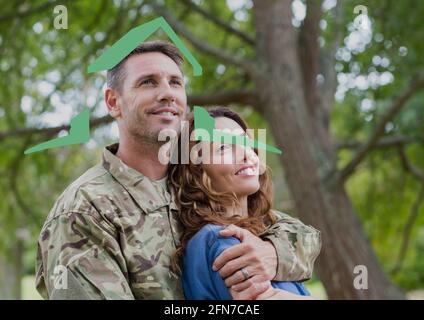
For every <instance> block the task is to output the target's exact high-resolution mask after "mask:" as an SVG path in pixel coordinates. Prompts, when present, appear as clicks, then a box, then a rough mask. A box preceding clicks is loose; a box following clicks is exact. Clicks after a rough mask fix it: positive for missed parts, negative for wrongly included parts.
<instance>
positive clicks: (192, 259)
mask: <svg viewBox="0 0 424 320" xmlns="http://www.w3.org/2000/svg"><path fill="white" fill-rule="evenodd" d="M208 112H209V114H210V115H211V116H212V117H213V118H214V119H215V129H217V130H228V129H229V130H231V131H232V132H234V130H238V131H239V132H240V131H241V132H242V133H243V134H244V135H247V133H246V132H247V126H246V124H245V122H244V121H243V120H242V119H241V118H240V117H239V116H238V115H237V114H236V113H234V112H233V111H231V110H230V109H227V108H223V107H219V108H215V109H210V110H208ZM188 125H189V133H190V136H192V133H193V130H194V119H193V117H192V116H191V117H189V122H188ZM198 144H201V145H200V147H201V148H197V150H200V154H198V156H199V157H201V159H202V163H201V164H194V163H193V161H190V162H189V164H177V165H171V167H170V170H169V180H170V183H171V185H172V187H173V188H174V190H175V195H176V203H177V206H178V207H179V212H180V216H179V217H180V221H181V223H182V225H183V230H184V231H183V234H182V237H181V246H180V247H179V248H178V249H177V252H176V256H175V261H174V268H178V267H181V268H178V269H180V270H181V269H182V281H183V288H184V294H185V296H186V298H187V299H208V300H213V299H218V300H222V299H231V298H235V299H237V298H242V297H243V296H242V295H241V293H240V292H242V291H243V290H244V289H246V288H242V286H243V285H236V286H234V287H232V288H231V289H227V287H226V286H225V282H224V281H223V279H222V278H221V276H220V275H219V273H218V272H216V271H213V270H212V263H213V261H214V260H215V258H216V257H217V256H219V254H220V253H221V252H222V251H224V250H225V249H227V248H229V247H231V246H233V245H235V244H238V243H240V241H239V240H238V239H237V238H235V237H220V236H219V231H220V230H222V229H223V228H224V226H226V225H229V224H234V225H236V226H239V227H241V228H243V229H247V230H249V231H250V232H251V233H253V234H255V235H259V234H260V233H262V232H264V231H265V230H266V229H267V228H268V227H269V226H271V225H272V224H273V223H274V222H275V220H276V219H275V215H274V212H273V211H272V210H271V181H270V179H269V172H268V168H264V167H261V166H260V163H259V159H258V156H257V154H256V151H255V150H253V149H251V148H250V147H244V146H242V145H238V144H225V143H220V142H207V141H200V142H199V141H190V145H189V149H190V155H191V156H192V151H193V147H194V146H195V145H197V146H199V145H198ZM179 145H180V143H177V148H178V147H179ZM205 150H208V152H204V151H205ZM180 151H181V150H178V154H180ZM202 153H203V154H202ZM191 160H192V159H191ZM260 169H265V170H263V171H264V172H263V174H260V171H261V170H260ZM287 219H288V221H295V223H300V222H299V221H297V220H296V219H293V218H289V217H287ZM242 272H243V274H244V275H245V277H248V276H249V275H248V274H247V273H246V272H245V271H243V270H242ZM262 285H263V286H266V291H265V292H264V293H262V294H261V295H260V296H259V297H257V298H258V299H297V298H302V297H306V296H309V293H308V291H307V290H306V289H305V288H304V286H303V285H302V284H300V283H297V282H277V281H272V282H270V281H263V282H262ZM264 289H265V288H264Z"/></svg>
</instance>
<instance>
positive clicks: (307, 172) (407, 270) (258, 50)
mask: <svg viewBox="0 0 424 320" xmlns="http://www.w3.org/2000/svg"><path fill="white" fill-rule="evenodd" d="M57 5H63V6H65V8H66V13H67V26H66V27H67V28H63V27H65V25H64V22H65V21H64V20H63V19H62V20H61V21H56V22H57V23H58V24H56V27H57V26H58V25H59V26H60V25H61V26H62V28H55V18H56V19H59V18H60V17H59V15H60V14H64V12H65V11H63V10H62V11H57V12H56V13H55V12H54V8H55V7H56V6H57ZM0 8H2V9H1V11H0V177H1V178H0V299H39V298H40V297H39V296H38V294H37V292H36V291H35V285H34V280H35V276H34V272H35V257H36V252H37V247H36V243H37V238H38V235H39V232H40V229H41V227H42V224H43V222H44V220H45V218H46V216H47V214H48V212H49V210H50V209H51V207H52V206H53V204H54V202H55V200H56V198H57V197H58V196H59V195H60V193H61V192H62V191H63V190H64V189H65V188H66V186H67V185H68V184H69V183H70V182H71V181H73V180H74V179H75V178H77V177H78V176H79V175H81V174H82V173H83V172H84V171H85V170H86V169H88V168H89V167H91V166H92V165H94V164H96V163H97V162H98V161H99V160H100V154H101V150H102V147H103V146H105V145H106V144H109V143H111V142H114V141H117V139H118V130H117V126H116V125H115V124H114V123H113V122H112V121H111V119H110V118H109V117H108V116H107V113H106V107H105V105H104V102H103V90H104V88H105V73H95V74H87V73H86V68H87V66H88V65H89V64H90V63H91V62H93V61H94V59H95V58H96V57H98V56H99V55H100V54H101V53H102V52H103V51H104V50H105V49H106V48H108V46H110V45H112V44H113V43H114V42H115V41H117V40H118V39H119V38H121V37H122V36H123V35H124V34H125V33H126V32H128V31H129V30H130V29H131V28H133V27H136V26H139V25H141V24H143V23H145V22H148V21H150V20H152V19H154V18H156V17H158V16H163V17H164V18H165V19H166V20H167V22H168V23H169V24H170V25H171V26H172V28H173V29H174V30H175V32H176V33H177V34H178V35H179V37H180V38H181V39H182V40H183V41H184V43H185V45H186V46H187V47H188V48H189V50H190V51H191V52H192V53H193V55H194V56H195V57H196V58H197V60H198V61H199V63H200V64H201V65H202V67H203V75H202V76H200V77H193V75H192V70H191V68H190V65H189V64H188V63H187V62H186V63H185V65H186V66H185V67H186V68H185V73H186V81H187V94H188V96H189V104H190V105H191V106H193V105H200V106H209V105H228V106H230V107H232V108H234V109H236V110H237V111H238V112H240V113H241V115H242V116H243V117H244V118H245V119H246V120H247V121H248V123H249V124H250V126H251V127H253V128H265V129H267V139H268V141H267V142H268V143H270V144H272V145H276V146H278V147H279V148H281V149H283V151H284V154H283V155H282V156H277V155H273V154H268V155H267V164H268V165H269V166H271V168H272V171H273V181H274V186H275V208H277V209H278V210H281V211H284V212H287V213H289V214H291V215H293V216H296V217H299V218H300V219H301V220H302V221H304V222H305V223H307V224H310V225H312V226H314V227H315V228H317V229H319V230H321V232H322V240H323V247H322V252H321V255H320V257H319V258H318V260H317V263H316V267H315V273H314V277H313V279H312V280H311V281H309V282H308V283H307V284H306V286H307V287H308V288H309V289H310V290H311V292H312V294H313V295H315V296H316V297H318V298H321V299H327V298H328V299H390V298H399V299H402V298H409V299H424V212H423V211H424V205H423V202H424V105H423V102H424V90H423V89H424V66H423V58H422V56H423V54H424V42H423V39H424V24H423V22H422V18H423V17H424V2H423V1H419V0H404V1H395V0H373V1H353V0H343V1H340V0H321V1H319V0H294V1H291V0H257V1H252V0H226V1H225V0H214V1H206V0H179V1H177V0H169V1H168V0H162V1H146V0H95V1H84V0H59V1H48V0H34V1H6V0H0ZM151 38H152V39H167V37H166V36H165V34H164V33H163V32H161V31H158V32H156V33H155V34H154V35H153V36H152V37H151ZM84 107H88V108H90V112H91V113H90V116H91V139H90V141H89V142H88V143H86V144H84V145H75V146H66V147H63V148H57V149H51V150H46V151H42V152H38V153H34V154H31V155H24V153H23V152H24V150H25V149H27V148H29V147H30V146H32V145H35V144H37V143H40V142H43V141H46V140H48V139H51V138H54V137H56V136H63V135H66V134H67V129H68V127H67V125H68V124H69V122H70V119H71V118H72V117H73V116H75V115H76V114H78V113H79V112H81V111H82V110H83V108H84ZM358 277H359V278H358Z"/></svg>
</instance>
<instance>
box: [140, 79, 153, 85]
mask: <svg viewBox="0 0 424 320" xmlns="http://www.w3.org/2000/svg"><path fill="white" fill-rule="evenodd" d="M145 84H153V80H152V79H146V80H143V81H141V82H140V85H145Z"/></svg>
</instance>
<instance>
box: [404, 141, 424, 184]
mask: <svg viewBox="0 0 424 320" xmlns="http://www.w3.org/2000/svg"><path fill="white" fill-rule="evenodd" d="M398 151H399V158H400V162H401V164H402V166H403V168H404V169H405V170H406V171H407V172H409V173H410V174H411V175H413V176H414V177H415V178H417V179H418V180H420V181H421V182H422V183H423V185H424V172H423V171H421V170H420V169H419V168H418V167H416V166H414V165H413V164H412V163H411V161H409V159H408V156H407V155H406V152H405V149H404V148H403V147H402V146H400V147H399V149H398Z"/></svg>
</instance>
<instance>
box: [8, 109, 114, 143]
mask: <svg viewBox="0 0 424 320" xmlns="http://www.w3.org/2000/svg"><path fill="white" fill-rule="evenodd" d="M112 120H113V118H112V117H110V116H109V115H107V116H104V117H100V118H93V119H90V128H96V127H98V126H100V125H103V124H107V123H110V122H112ZM69 127H70V126H69V125H62V126H57V127H50V128H24V129H18V130H13V131H10V132H1V133H0V141H1V140H3V139H6V138H12V137H21V136H28V135H34V134H42V135H44V136H46V137H51V136H54V135H56V134H58V133H59V132H60V131H62V130H69Z"/></svg>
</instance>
